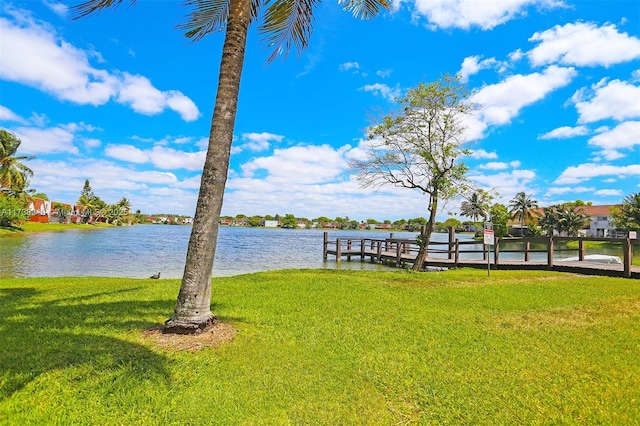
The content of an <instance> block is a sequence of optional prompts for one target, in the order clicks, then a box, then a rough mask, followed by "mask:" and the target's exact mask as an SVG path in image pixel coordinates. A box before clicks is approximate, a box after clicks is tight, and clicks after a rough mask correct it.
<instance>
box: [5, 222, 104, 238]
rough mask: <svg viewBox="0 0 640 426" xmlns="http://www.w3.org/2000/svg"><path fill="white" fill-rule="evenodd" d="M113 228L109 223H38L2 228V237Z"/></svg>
mask: <svg viewBox="0 0 640 426" xmlns="http://www.w3.org/2000/svg"><path fill="white" fill-rule="evenodd" d="M110 226H113V225H111V224H107V223H92V224H86V223H38V222H25V223H22V224H20V225H14V226H10V227H0V235H3V234H12V233H19V232H51V231H54V232H57V231H68V230H71V229H96V228H103V227H110Z"/></svg>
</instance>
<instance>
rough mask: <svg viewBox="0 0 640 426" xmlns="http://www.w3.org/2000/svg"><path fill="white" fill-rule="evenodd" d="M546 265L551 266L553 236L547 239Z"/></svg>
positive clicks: (550, 267)
mask: <svg viewBox="0 0 640 426" xmlns="http://www.w3.org/2000/svg"><path fill="white" fill-rule="evenodd" d="M547 267H548V268H549V269H552V268H553V237H549V239H548V240H547Z"/></svg>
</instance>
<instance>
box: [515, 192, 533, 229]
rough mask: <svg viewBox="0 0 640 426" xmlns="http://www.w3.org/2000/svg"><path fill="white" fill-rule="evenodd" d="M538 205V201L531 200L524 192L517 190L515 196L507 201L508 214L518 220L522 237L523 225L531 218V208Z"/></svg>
mask: <svg viewBox="0 0 640 426" xmlns="http://www.w3.org/2000/svg"><path fill="white" fill-rule="evenodd" d="M537 207H538V202H537V201H536V200H532V199H531V197H529V196H528V195H527V194H525V193H524V192H518V193H517V194H516V196H515V197H514V198H513V199H512V200H511V201H510V202H509V208H510V210H509V214H511V217H512V218H513V219H518V220H520V232H521V233H522V236H523V237H524V225H525V224H526V223H527V222H528V221H530V220H533V214H532V210H533V209H535V208H537Z"/></svg>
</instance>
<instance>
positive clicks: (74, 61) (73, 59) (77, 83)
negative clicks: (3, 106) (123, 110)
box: [0, 7, 200, 121]
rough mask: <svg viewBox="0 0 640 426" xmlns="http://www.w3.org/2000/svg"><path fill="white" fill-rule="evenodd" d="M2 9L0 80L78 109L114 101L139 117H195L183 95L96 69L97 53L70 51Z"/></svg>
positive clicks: (19, 14)
mask: <svg viewBox="0 0 640 426" xmlns="http://www.w3.org/2000/svg"><path fill="white" fill-rule="evenodd" d="M4 10H5V12H7V13H8V15H9V16H10V17H11V18H12V20H10V19H9V18H7V17H1V18H0V32H1V33H2V38H0V63H2V67H0V78H2V79H4V80H7V81H13V82H17V83H21V84H24V85H27V86H30V87H34V88H36V89H38V90H41V91H43V92H46V93H49V94H51V95H53V96H55V97H57V98H58V99H61V100H64V101H71V102H74V103H77V104H82V105H87V104H88V105H104V104H106V103H107V102H109V101H110V100H112V99H117V100H118V101H120V102H121V103H124V104H126V105H130V106H131V107H132V108H133V110H134V111H136V112H139V113H142V114H159V113H161V112H162V111H164V109H165V108H169V109H173V110H174V111H176V112H178V113H179V114H180V115H181V117H182V118H183V119H184V120H185V121H192V120H195V119H197V118H198V117H199V115H200V113H199V111H198V108H197V107H196V105H195V104H194V103H193V101H191V100H190V99H189V98H187V97H186V96H185V95H183V94H182V93H180V92H178V91H175V90H170V91H166V92H163V91H160V90H158V89H156V88H155V87H153V86H152V85H151V82H150V81H149V80H148V79H147V78H146V77H143V76H133V75H131V74H129V73H126V72H124V73H121V72H119V71H114V72H109V71H107V70H103V69H98V68H95V67H93V66H92V65H91V63H90V57H92V58H97V60H98V62H103V61H104V59H102V57H101V56H100V54H99V52H95V51H92V50H83V49H81V48H78V47H76V46H73V45H72V44H71V43H68V42H67V41H65V40H64V39H63V38H62V37H60V36H59V35H58V34H57V33H56V32H55V30H54V29H53V28H51V27H50V26H49V25H47V24H45V23H42V22H36V21H35V20H34V19H33V18H32V17H31V15H30V14H29V13H28V12H25V11H23V10H18V9H12V8H10V7H5V9H4Z"/></svg>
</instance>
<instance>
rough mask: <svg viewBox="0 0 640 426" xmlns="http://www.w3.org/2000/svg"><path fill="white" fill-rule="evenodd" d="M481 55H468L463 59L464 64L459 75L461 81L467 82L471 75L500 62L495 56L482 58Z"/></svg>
mask: <svg viewBox="0 0 640 426" xmlns="http://www.w3.org/2000/svg"><path fill="white" fill-rule="evenodd" d="M481 58H482V57H481V56H468V57H466V58H464V60H463V61H462V66H461V67H460V71H458V75H459V76H460V81H462V82H463V83H466V82H468V81H469V76H471V75H474V74H477V73H478V72H480V71H481V70H483V69H487V68H491V67H493V66H494V65H496V64H497V63H498V61H496V59H495V58H488V59H482V60H481Z"/></svg>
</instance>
